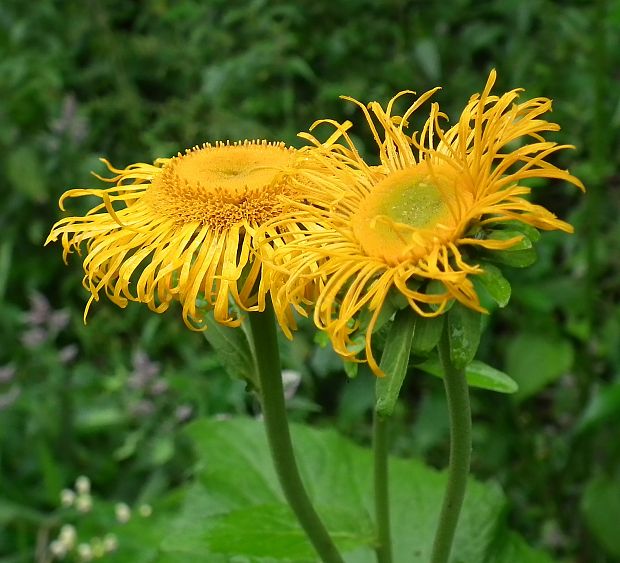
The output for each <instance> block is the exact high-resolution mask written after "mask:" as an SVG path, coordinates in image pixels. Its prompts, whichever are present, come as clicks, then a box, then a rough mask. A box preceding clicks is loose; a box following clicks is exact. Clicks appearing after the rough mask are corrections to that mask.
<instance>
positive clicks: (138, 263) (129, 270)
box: [46, 141, 296, 330]
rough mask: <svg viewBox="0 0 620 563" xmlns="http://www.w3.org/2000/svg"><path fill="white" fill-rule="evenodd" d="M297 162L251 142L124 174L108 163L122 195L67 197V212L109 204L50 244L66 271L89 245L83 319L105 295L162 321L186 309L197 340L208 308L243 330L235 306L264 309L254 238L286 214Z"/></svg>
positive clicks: (67, 225) (59, 229) (68, 222)
mask: <svg viewBox="0 0 620 563" xmlns="http://www.w3.org/2000/svg"><path fill="white" fill-rule="evenodd" d="M295 152H296V151H295V150H294V149H292V148H287V147H285V146H284V143H268V142H267V141H244V142H237V143H233V144H230V143H216V144H215V145H211V144H204V145H203V146H202V147H194V148H193V149H189V150H186V151H185V154H181V153H179V154H178V156H176V157H173V158H161V159H157V160H156V161H155V163H154V164H153V165H150V164H145V163H137V164H132V165H130V166H128V167H127V168H125V169H124V170H118V169H116V168H114V167H112V166H111V165H110V164H109V163H108V162H107V161H105V160H104V162H105V163H106V165H107V166H108V168H109V169H110V171H112V172H113V173H115V174H116V176H115V177H113V178H111V179H104V178H100V179H102V180H105V181H107V182H111V183H114V184H115V185H114V186H113V187H111V188H108V189H74V190H69V191H68V192H66V193H65V194H64V195H63V196H62V197H61V200H60V206H61V209H63V210H64V206H63V203H64V200H66V199H67V198H70V197H82V196H95V197H97V198H99V199H100V200H101V203H100V204H98V205H97V206H96V207H94V208H93V209H91V210H90V211H89V212H88V213H87V214H86V215H85V216H83V217H67V218H65V219H61V220H60V221H58V222H57V223H56V225H54V227H53V229H52V231H51V233H50V235H49V237H48V239H47V242H46V244H47V243H49V242H50V241H55V240H57V239H58V238H60V239H61V242H62V245H63V249H64V252H63V257H64V259H65V261H66V260H67V255H68V254H69V253H71V252H72V251H73V250H74V249H75V250H77V251H78V253H79V252H80V250H81V244H82V243H83V242H86V249H87V255H86V257H85V259H84V272H85V276H84V286H85V288H86V289H88V291H90V292H91V298H90V300H89V302H88V305H87V307H86V312H85V315H86V313H87V312H88V308H89V307H90V304H91V303H92V301H93V300H95V301H97V300H98V299H99V295H100V292H101V291H104V292H105V294H106V295H107V296H108V297H109V298H110V299H111V300H112V301H113V302H114V303H116V304H117V305H119V306H121V307H125V306H126V305H127V302H128V301H129V300H131V301H139V302H143V303H146V304H147V305H148V306H149V307H150V308H151V309H152V310H153V311H156V312H158V313H159V312H163V311H165V310H166V309H167V308H168V306H169V304H170V302H171V301H173V300H178V301H179V302H180V303H181V304H182V306H183V319H184V321H185V323H186V324H187V325H188V326H189V327H190V328H193V329H198V330H199V329H203V328H205V324H204V318H203V313H204V310H205V308H207V309H213V312H214V318H215V319H216V320H217V321H218V322H221V323H224V324H228V325H233V326H234V325H237V324H238V323H239V319H238V318H235V315H233V314H231V312H230V310H229V298H230V297H232V298H233V299H234V301H235V302H236V303H237V304H238V305H239V306H240V307H242V308H246V309H248V308H259V309H260V308H262V307H264V299H265V293H266V291H267V290H266V285H265V283H264V280H263V277H262V263H261V261H260V260H259V259H254V258H255V252H253V250H252V247H253V232H254V230H255V229H256V228H257V227H258V226H260V225H262V224H263V223H265V222H266V221H268V220H270V219H274V218H276V217H278V215H280V214H281V213H283V212H284V211H286V206H287V204H286V203H284V201H285V200H284V199H282V198H281V197H280V196H286V197H287V198H288V199H289V200H290V201H294V200H295V192H294V190H293V188H292V187H291V186H290V182H289V174H290V172H291V170H292V164H293V161H294V157H295ZM119 204H120V207H119ZM242 273H243V275H242ZM197 300H199V301H200V302H202V303H200V302H199V303H197Z"/></svg>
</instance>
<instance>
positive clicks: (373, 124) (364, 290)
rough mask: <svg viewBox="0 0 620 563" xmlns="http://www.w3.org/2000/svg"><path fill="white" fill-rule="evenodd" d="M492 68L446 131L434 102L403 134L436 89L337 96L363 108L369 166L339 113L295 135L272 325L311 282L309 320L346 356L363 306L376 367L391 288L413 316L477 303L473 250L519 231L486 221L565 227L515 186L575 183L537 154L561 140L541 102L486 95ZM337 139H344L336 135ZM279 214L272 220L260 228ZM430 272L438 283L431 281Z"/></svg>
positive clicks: (507, 243) (300, 300) (276, 258)
mask: <svg viewBox="0 0 620 563" xmlns="http://www.w3.org/2000/svg"><path fill="white" fill-rule="evenodd" d="M495 76H496V75H495V71H493V72H492V73H491V75H490V76H489V79H488V81H487V84H486V86H485V88H484V90H483V92H482V94H477V95H474V96H473V97H472V98H471V99H470V101H469V103H468V104H467V106H466V107H465V109H464V110H463V112H462V114H461V116H460V118H459V120H458V122H457V123H456V124H455V125H454V126H452V127H450V128H448V129H447V130H446V129H444V128H443V127H442V123H441V122H442V120H444V119H446V116H445V115H444V114H443V113H441V112H440V110H439V106H438V105H437V103H432V104H431V107H430V115H429V117H428V119H427V120H426V121H425V123H424V125H423V127H422V128H421V130H420V131H419V132H414V133H413V134H411V135H410V134H409V133H407V128H408V122H409V120H410V119H411V118H412V116H413V114H414V112H416V111H417V110H419V108H420V107H421V106H422V105H423V104H424V103H425V102H427V101H428V100H429V98H431V96H432V95H433V94H434V93H435V91H436V90H437V88H436V89H434V90H431V91H429V92H427V93H425V94H423V95H422V96H420V97H419V98H417V99H416V100H415V101H414V103H413V104H412V105H411V106H410V107H409V108H408V109H407V111H406V112H405V113H404V114H403V115H394V114H393V111H394V104H395V102H396V101H397V100H398V99H400V98H401V97H403V96H404V95H408V94H413V92H401V93H399V94H398V95H396V96H395V97H394V98H393V99H392V100H391V101H390V102H389V103H388V105H387V107H386V108H385V109H384V108H383V107H381V106H380V105H379V104H378V103H377V102H372V103H370V104H369V105H368V108H366V107H365V106H363V105H362V104H361V103H360V102H358V101H357V100H353V99H351V98H345V99H348V100H350V101H352V102H354V103H355V104H357V105H358V106H359V107H360V108H361V109H362V111H363V112H364V115H365V117H366V120H367V122H368V124H369V126H370V129H371V132H372V134H373V136H374V139H375V141H376V143H377V146H378V148H379V158H380V164H379V165H378V166H370V165H368V164H367V163H366V162H364V160H363V159H362V158H361V157H360V155H359V153H358V150H357V148H356V146H355V144H354V143H353V141H352V140H351V138H350V137H349V135H348V129H349V128H350V126H351V123H349V122H347V123H345V124H339V123H337V122H334V121H331V120H321V121H319V122H317V123H315V124H314V126H316V125H317V124H320V123H329V124H331V125H332V126H334V127H335V128H336V133H337V136H335V135H332V138H330V140H329V141H328V142H327V143H323V144H322V143H320V142H319V141H318V140H317V139H316V138H315V137H314V136H312V135H311V134H308V133H304V134H301V136H302V137H304V138H305V139H307V140H309V141H310V143H311V145H312V146H310V147H306V148H304V149H302V150H301V151H300V157H301V158H303V160H304V163H303V166H302V167H301V168H302V169H303V170H302V172H301V173H300V176H299V177H298V178H297V179H296V182H298V183H303V185H304V193H305V198H306V199H305V201H304V202H299V201H298V202H291V207H292V211H291V214H290V217H291V218H294V219H296V220H297V221H303V222H304V224H305V225H306V228H305V229H304V230H301V231H299V232H298V233H296V234H295V236H294V238H293V240H290V241H289V242H288V243H287V244H285V245H281V246H280V247H279V248H278V249H277V250H276V252H275V254H274V255H273V256H272V257H271V259H270V260H272V261H273V279H272V295H273V296H274V303H275V308H276V312H277V313H278V317H279V320H280V323H281V324H283V325H285V324H286V322H287V321H286V311H287V310H288V308H289V304H291V303H292V304H293V305H294V306H296V307H297V308H298V310H301V311H302V312H303V311H304V310H305V305H306V304H307V295H308V292H307V291H306V288H307V284H316V285H315V287H316V288H317V292H318V294H317V296H316V302H315V304H314V321H315V323H316V325H317V326H318V327H319V328H321V329H323V330H325V331H327V332H328V334H329V335H330V338H331V340H332V343H333V345H334V349H335V350H336V351H337V352H338V353H339V354H341V355H343V356H344V357H347V358H349V359H354V358H355V356H356V353H357V350H356V349H355V347H354V346H353V343H352V341H351V338H350V336H351V334H352V333H353V332H354V331H356V330H357V329H358V328H359V326H360V315H361V313H362V312H363V311H368V312H370V313H371V315H370V320H369V322H368V326H367V329H366V336H365V349H366V358H367V360H368V362H369V364H370V366H371V368H372V369H373V371H374V372H375V373H377V374H380V370H379V367H378V366H377V364H376V362H375V360H374V359H373V356H372V350H371V335H372V331H373V328H374V326H375V324H376V321H377V319H378V316H379V313H380V312H381V309H382V307H383V305H384V302H385V300H386V298H387V297H388V293H389V292H390V291H392V290H396V291H398V292H400V294H402V295H403V296H404V297H405V298H406V300H407V302H408V304H409V306H410V307H411V308H412V309H413V310H414V311H415V312H416V313H418V314H420V315H423V316H436V315H440V314H442V313H443V312H444V310H445V308H446V306H447V305H448V303H450V302H451V301H452V300H456V301H459V302H460V303H462V304H463V305H465V306H467V307H469V308H471V309H474V310H477V311H484V309H483V307H482V306H481V305H480V301H479V298H478V295H477V293H476V291H475V289H474V286H473V284H472V281H471V279H470V278H471V276H473V275H476V274H480V273H482V271H483V270H482V267H481V265H480V264H479V263H478V262H477V260H476V257H475V249H476V248H478V249H480V248H482V249H486V250H487V251H493V250H505V249H507V248H511V247H513V246H514V245H517V244H518V243H520V242H521V237H520V236H512V237H509V238H508V240H506V237H493V236H491V233H492V230H493V228H494V227H495V228H499V227H501V225H502V224H505V223H506V222H507V221H518V222H520V223H523V224H527V225H531V226H533V227H536V228H540V229H547V230H550V229H560V230H563V231H566V232H571V231H572V227H571V226H570V225H569V224H567V223H565V222H564V221H561V220H559V219H557V218H556V217H555V216H554V215H553V214H552V213H551V212H550V211H548V210H547V209H545V208H544V207H541V206H539V205H535V204H533V203H531V202H529V201H528V200H527V199H526V197H525V196H527V194H529V193H530V188H529V187H526V186H524V185H523V184H522V181H523V180H526V179H528V178H553V179H557V180H564V181H567V182H571V183H573V184H575V185H577V186H579V187H580V188H583V186H582V184H581V182H580V181H579V180H578V179H577V178H575V177H573V176H571V175H570V174H569V173H568V172H567V171H565V170H560V169H559V168H557V167H556V166H555V165H553V164H551V163H550V162H548V160H547V159H548V157H549V156H551V155H552V154H553V153H555V152H557V151H559V150H561V149H564V148H568V146H567V145H558V144H557V143H554V142H549V141H546V140H545V139H544V138H543V136H542V135H543V133H544V132H547V131H557V130H558V129H559V127H558V126H557V125H556V124H554V123H549V122H547V121H545V120H544V119H541V115H542V114H544V113H545V112H547V111H549V110H550V109H551V101H550V100H548V99H546V98H535V99H532V100H530V101H526V102H523V103H518V101H517V98H518V96H519V90H513V91H510V92H508V93H506V94H503V95H502V96H495V95H492V94H491V93H490V91H491V88H492V86H493V84H494V82H495ZM314 126H313V127H314ZM335 137H339V138H341V139H344V142H343V143H341V142H340V141H339V140H338V142H335V141H334V139H335ZM289 221H290V218H288V217H280V218H277V219H276V220H275V225H274V224H270V225H269V230H270V231H271V232H272V231H274V227H275V229H277V228H282V227H283V226H285V225H287V224H288V223H289ZM268 239H269V236H267V237H265V240H268ZM430 281H434V283H435V285H439V287H440V288H441V290H439V291H437V289H436V288H433V290H432V291H430V290H429V288H428V287H427V286H428V283H429V282H430Z"/></svg>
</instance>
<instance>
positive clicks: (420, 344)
mask: <svg viewBox="0 0 620 563" xmlns="http://www.w3.org/2000/svg"><path fill="white" fill-rule="evenodd" d="M443 323H444V316H443V315H440V316H439V317H428V318H427V317H418V318H417V319H416V325H415V330H414V332H413V341H412V342H411V353H412V354H414V355H416V356H428V355H429V354H430V353H431V352H432V351H433V350H434V349H435V347H436V346H437V343H438V342H439V339H440V338H441V331H442V330H443Z"/></svg>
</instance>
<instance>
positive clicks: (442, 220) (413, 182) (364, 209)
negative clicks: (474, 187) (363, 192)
mask: <svg viewBox="0 0 620 563" xmlns="http://www.w3.org/2000/svg"><path fill="white" fill-rule="evenodd" d="M456 215H457V201H456V175H455V173H454V172H453V171H452V170H451V169H448V168H447V167H444V166H441V165H433V166H432V167H431V166H430V165H429V164H427V163H424V162H422V163H420V164H417V165H415V166H413V167H411V168H407V169H405V170H399V171H397V172H392V173H390V174H389V176H387V177H386V178H384V179H383V180H381V181H380V182H379V183H377V184H376V185H375V186H374V187H373V188H372V191H370V193H368V195H367V196H366V197H365V198H364V199H363V201H362V202H361V204H360V207H359V209H358V210H357V212H356V213H355V215H354V217H353V232H354V234H355V236H356V237H357V240H358V241H359V243H360V244H361V246H362V248H363V249H364V252H365V253H366V254H368V255H369V256H373V257H376V258H381V259H383V260H386V261H387V262H388V263H390V264H394V265H395V264H398V263H399V262H401V261H402V260H403V259H405V258H411V257H418V258H421V257H423V256H424V255H425V253H426V252H427V251H428V248H429V245H432V244H433V243H434V242H435V241H439V240H441V241H445V240H446V239H448V238H450V237H451V236H452V235H453V233H454V229H455V227H456V226H457V223H458V219H457V216H456Z"/></svg>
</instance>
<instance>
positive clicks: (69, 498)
mask: <svg viewBox="0 0 620 563" xmlns="http://www.w3.org/2000/svg"><path fill="white" fill-rule="evenodd" d="M74 502H75V492H74V491H72V490H71V489H63V490H62V491H60V504H61V505H62V506H66V507H69V506H73V503H74Z"/></svg>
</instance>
